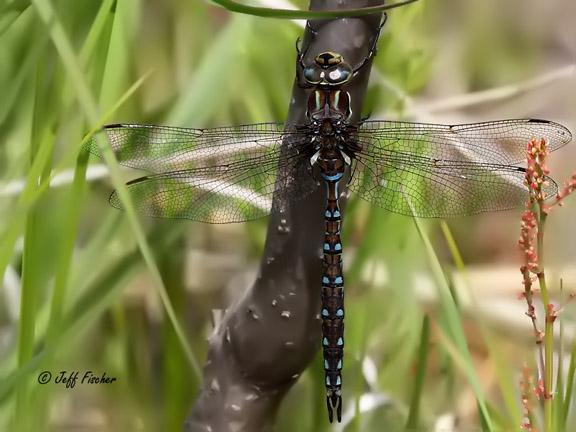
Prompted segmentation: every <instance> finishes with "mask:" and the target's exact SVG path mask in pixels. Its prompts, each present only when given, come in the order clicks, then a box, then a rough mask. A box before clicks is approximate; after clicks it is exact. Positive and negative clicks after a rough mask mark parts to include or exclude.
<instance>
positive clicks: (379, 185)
mask: <svg viewBox="0 0 576 432" xmlns="http://www.w3.org/2000/svg"><path fill="white" fill-rule="evenodd" d="M376 40H377V36H376V37H375V38H374V41H373V43H372V47H371V48H370V50H369V53H368V54H367V55H366V56H365V57H364V58H363V60H362V61H361V62H360V63H359V64H357V65H351V64H349V63H348V62H347V61H346V60H345V59H344V58H343V56H342V55H340V54H339V53H337V52H332V51H324V52H320V53H319V54H318V55H316V56H315V58H314V61H313V62H311V63H310V64H306V63H305V62H304V58H305V56H306V51H301V50H300V49H298V55H297V65H296V70H297V80H298V83H299V85H300V86H301V87H305V88H306V89H308V90H307V91H309V96H308V100H307V111H306V121H304V122H303V123H301V124H289V123H287V124H284V123H258V124H246V125H239V126H227V127H217V128H209V129H194V128H180V127H168V126H152V125H140V124H114V125H109V126H106V127H104V129H103V130H102V132H101V134H103V135H104V136H105V137H106V138H107V140H108V142H109V144H110V146H111V148H112V150H113V152H114V153H115V156H116V158H117V160H118V162H119V163H120V164H121V165H124V166H127V167H130V168H135V169H139V170H144V171H147V172H148V175H146V176H144V177H140V178H137V179H135V180H133V181H130V182H129V183H127V189H128V191H129V193H130V195H131V198H132V202H133V203H134V206H135V208H136V210H137V211H138V212H139V213H141V214H144V215H148V216H152V217H160V218H179V219H190V220H193V221H198V222H206V223H213V224H221V223H232V222H245V221H250V220H254V219H258V218H261V217H264V216H267V215H269V214H271V213H282V212H284V211H285V210H286V209H287V207H288V206H289V205H291V204H293V203H294V202H296V201H297V200H301V199H302V198H304V197H306V196H309V195H310V194H312V193H313V192H315V191H317V190H318V189H319V188H322V189H324V198H323V199H324V201H325V210H324V213H323V215H322V217H323V218H324V220H325V233H324V241H323V244H322V266H323V272H322V278H321V281H319V285H320V293H321V301H322V304H321V310H320V316H321V320H322V342H321V343H322V349H323V358H324V373H325V387H326V405H327V410H328V418H329V421H330V422H332V421H333V419H334V414H335V417H336V419H337V420H338V421H341V415H342V368H343V358H344V316H345V313H344V275H343V271H342V252H343V246H342V241H341V222H342V213H341V209H340V199H341V196H342V194H343V193H344V189H346V188H347V189H348V190H350V191H352V192H354V193H355V194H357V195H358V196H359V197H360V198H363V199H364V200H366V201H368V202H369V203H371V204H373V205H375V206H377V207H381V208H383V209H386V210H388V211H390V212H394V213H399V214H403V215H408V216H412V217H423V218H448V217H455V216H464V215H471V214H476V213H480V212H485V211H496V210H505V209H511V208H515V207H518V206H521V205H522V204H523V203H524V202H525V200H526V196H527V192H528V191H527V187H526V186H525V185H524V178H525V169H524V168H522V167H521V166H519V164H520V163H521V162H522V161H523V160H524V159H525V149H526V145H527V144H528V142H529V141H530V140H532V139H541V138H544V139H546V140H547V142H548V147H549V149H550V150H551V151H553V150H556V149H558V148H560V147H561V146H563V145H565V144H567V143H568V142H569V141H570V140H571V138H572V137H571V133H570V131H569V130H568V129H567V128H566V127H564V126H562V125H560V124H558V123H554V122H552V121H547V120H539V119H511V120H498V121H491V122H482V123H471V124H460V125H440V124H427V123H412V122H403V121H378V120H362V121H360V122H357V123H353V122H351V121H350V117H351V109H350V106H351V95H350V93H348V92H347V91H346V85H347V84H349V83H350V82H351V81H353V80H354V78H355V77H356V76H357V75H358V73H359V72H360V71H361V70H362V69H363V68H364V67H365V66H366V64H368V63H369V60H370V59H371V57H372V56H373V55H374V53H375V45H376ZM88 150H89V151H90V152H91V153H93V154H95V155H97V156H100V157H102V153H101V150H100V148H99V146H98V145H97V144H96V140H92V141H91V142H89V144H88ZM556 192H557V185H556V183H554V181H553V180H552V179H549V180H548V181H547V182H546V186H545V193H546V195H547V196H549V197H550V196H553V195H555V194H556ZM110 203H111V204H112V206H114V207H117V208H120V209H122V208H123V203H122V201H121V200H120V198H119V195H118V194H117V192H113V193H112V195H111V196H110Z"/></svg>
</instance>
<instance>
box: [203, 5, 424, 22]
mask: <svg viewBox="0 0 576 432" xmlns="http://www.w3.org/2000/svg"><path fill="white" fill-rule="evenodd" d="M211 1H212V2H213V3H216V4H217V5H219V6H221V7H223V8H225V9H227V10H229V11H230V12H236V13H242V14H248V15H254V16H259V17H266V18H283V19H310V20H312V19H328V18H346V17H355V16H362V15H370V14H374V13H379V12H380V13H381V12H384V11H387V10H390V9H394V8H397V7H401V6H404V5H407V4H410V3H414V2H415V1H417V0H405V1H400V2H397V3H387V4H383V5H379V6H367V7H364V8H359V9H339V10H338V9H336V10H323V11H301V10H293V9H271V8H262V7H257V6H247V5H243V4H241V3H237V2H235V1H233V0H211Z"/></svg>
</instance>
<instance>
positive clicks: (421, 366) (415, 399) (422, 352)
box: [405, 315, 430, 431]
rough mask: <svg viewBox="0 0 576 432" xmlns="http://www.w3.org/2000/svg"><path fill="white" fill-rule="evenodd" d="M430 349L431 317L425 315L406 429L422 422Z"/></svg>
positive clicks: (413, 427)
mask: <svg viewBox="0 0 576 432" xmlns="http://www.w3.org/2000/svg"><path fill="white" fill-rule="evenodd" d="M429 349H430V317H428V316H427V315H426V316H424V320H423V321H422V331H421V334H420V347H419V349H418V357H417V368H416V378H415V380H414V387H413V388H412V399H411V401H410V411H409V414H408V420H407V422H406V428H405V430H406V431H409V430H415V429H416V428H417V427H418V424H419V422H420V399H421V396H422V394H423V391H424V377H425V376H426V366H427V364H428V351H429Z"/></svg>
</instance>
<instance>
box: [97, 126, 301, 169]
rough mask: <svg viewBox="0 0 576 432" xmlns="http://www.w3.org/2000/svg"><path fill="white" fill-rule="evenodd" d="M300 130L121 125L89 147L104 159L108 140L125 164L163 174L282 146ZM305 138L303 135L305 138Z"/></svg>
mask: <svg viewBox="0 0 576 432" xmlns="http://www.w3.org/2000/svg"><path fill="white" fill-rule="evenodd" d="M295 134H296V130H295V129H294V128H287V129H286V130H285V127H284V125H283V124H281V123H260V124H251V125H241V126H235V127H220V128H212V129H192V128H178V127H168V126H151V125H137V124H117V125H110V126H106V127H105V128H103V129H102V130H101V131H100V132H98V134H97V135H96V136H94V137H93V138H92V139H91V140H90V141H89V142H88V143H87V144H86V149H87V150H88V151H89V152H90V153H92V154H94V155H96V156H99V157H102V153H101V150H100V147H99V146H98V143H97V140H98V138H105V139H107V140H108V142H109V143H110V146H111V148H112V150H113V152H114V154H115V155H116V158H117V160H118V162H119V163H120V164H121V165H124V166H128V167H131V168H136V169H141V170H145V171H148V172H151V173H163V172H168V171H178V170H185V169H194V168H201V167H206V166H213V165H223V164H226V163H231V162H235V161H238V160H242V159H246V158H251V157H258V156H261V155H265V154H267V153H271V152H272V153H273V152H275V151H277V150H278V148H279V147H280V146H281V144H282V142H283V141H284V139H285V138H286V137H291V136H293V135H295ZM302 140H303V138H302Z"/></svg>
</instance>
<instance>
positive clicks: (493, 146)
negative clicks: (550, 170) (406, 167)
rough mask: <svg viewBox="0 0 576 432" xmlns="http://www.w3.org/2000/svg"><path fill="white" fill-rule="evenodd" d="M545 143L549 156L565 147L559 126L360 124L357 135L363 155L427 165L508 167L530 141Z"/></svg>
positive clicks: (521, 122) (520, 122) (566, 136)
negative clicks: (396, 157) (422, 161)
mask: <svg viewBox="0 0 576 432" xmlns="http://www.w3.org/2000/svg"><path fill="white" fill-rule="evenodd" d="M541 138H545V139H546V140H547V141H548V148H549V149H550V151H553V150H556V149H558V148H559V147H562V146H563V145H565V144H567V143H568V142H570V140H571V139H572V135H571V134H570V131H569V130H568V129H566V128H565V127H564V126H562V125H560V124H558V123H554V122H550V121H547V120H535V119H514V120H499V121H493V122H484V123H471V124H462V125H452V126H449V125H438V124H426V123H410V122H395V121H365V122H363V123H362V124H361V125H360V127H359V129H358V140H359V141H361V142H363V143H364V146H365V147H364V149H363V151H364V152H366V153H370V154H371V155H373V156H374V157H380V158H383V157H385V156H386V155H387V154H389V153H397V154H402V155H407V157H408V158H410V157H412V156H413V155H414V156H423V157H426V158H429V159H437V160H450V161H472V162H480V163H494V164H503V165H513V164H517V163H519V162H521V161H523V160H524V159H525V158H526V154H525V152H526V146H527V144H528V142H529V141H530V140H532V139H541Z"/></svg>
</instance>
